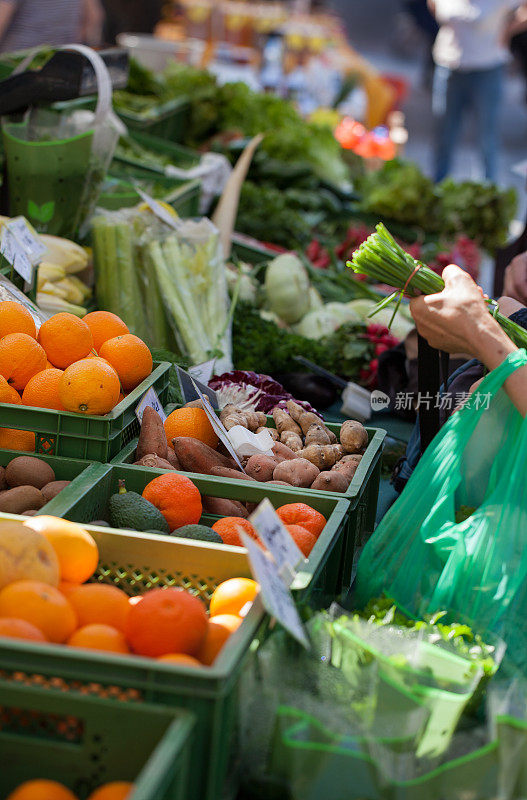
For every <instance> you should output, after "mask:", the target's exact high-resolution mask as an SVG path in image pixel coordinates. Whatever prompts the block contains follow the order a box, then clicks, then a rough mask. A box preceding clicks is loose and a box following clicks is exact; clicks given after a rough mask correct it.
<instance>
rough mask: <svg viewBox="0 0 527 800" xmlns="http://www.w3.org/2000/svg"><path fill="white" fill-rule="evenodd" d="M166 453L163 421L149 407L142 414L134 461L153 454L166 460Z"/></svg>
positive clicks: (166, 444)
mask: <svg viewBox="0 0 527 800" xmlns="http://www.w3.org/2000/svg"><path fill="white" fill-rule="evenodd" d="M167 451H168V443H167V436H166V433H165V428H164V426H163V420H162V419H161V417H160V416H159V414H158V413H157V411H155V410H154V409H153V408H151V407H150V406H147V407H146V408H145V410H144V412H143V420H142V422H141V433H140V434H139V441H138V442H137V450H136V451H135V458H136V461H140V460H141V459H142V458H143V456H147V455H149V454H150V453H155V455H156V456H159V458H164V459H166V457H167Z"/></svg>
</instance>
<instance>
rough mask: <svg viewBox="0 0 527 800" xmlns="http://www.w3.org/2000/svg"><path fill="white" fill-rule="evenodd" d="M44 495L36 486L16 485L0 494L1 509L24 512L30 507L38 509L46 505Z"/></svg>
mask: <svg viewBox="0 0 527 800" xmlns="http://www.w3.org/2000/svg"><path fill="white" fill-rule="evenodd" d="M45 503H46V501H45V500H44V495H43V494H42V492H41V491H39V490H38V489H37V488H36V487H35V486H16V487H15V488H14V489H8V491H7V492H3V493H2V494H1V495H0V511H5V512H6V513H7V514H22V512H23V511H26V510H27V509H28V508H34V509H36V510H37V511H38V510H39V509H40V508H42V506H43V505H45Z"/></svg>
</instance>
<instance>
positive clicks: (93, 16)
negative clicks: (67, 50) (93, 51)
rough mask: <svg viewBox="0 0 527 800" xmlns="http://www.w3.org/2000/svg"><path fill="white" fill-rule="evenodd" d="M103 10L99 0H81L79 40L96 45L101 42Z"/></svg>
mask: <svg viewBox="0 0 527 800" xmlns="http://www.w3.org/2000/svg"><path fill="white" fill-rule="evenodd" d="M103 24H104V10H103V7H102V5H101V3H100V0H81V30H80V41H81V42H85V43H86V44H89V45H92V46H96V45H99V44H100V43H101V39H102V28H103Z"/></svg>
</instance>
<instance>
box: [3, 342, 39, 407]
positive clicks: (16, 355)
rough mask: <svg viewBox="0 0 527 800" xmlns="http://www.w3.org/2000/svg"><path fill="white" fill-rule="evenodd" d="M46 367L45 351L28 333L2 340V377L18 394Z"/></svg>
mask: <svg viewBox="0 0 527 800" xmlns="http://www.w3.org/2000/svg"><path fill="white" fill-rule="evenodd" d="M45 366H46V354H45V352H44V350H43V349H42V347H41V346H40V345H39V344H38V342H36V341H35V340H34V339H33V338H32V337H31V336H28V335H27V333H10V334H8V335H7V336H4V338H3V339H1V340H0V375H3V376H4V378H5V379H6V380H7V382H8V384H9V385H10V386H12V387H13V388H14V389H16V390H17V391H18V392H21V391H22V390H23V389H24V388H25V386H26V383H27V382H28V381H29V379H30V378H32V377H33V375H36V374H37V372H41V370H43V369H44V368H45Z"/></svg>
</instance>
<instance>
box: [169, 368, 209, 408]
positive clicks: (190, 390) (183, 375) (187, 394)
mask: <svg viewBox="0 0 527 800" xmlns="http://www.w3.org/2000/svg"><path fill="white" fill-rule="evenodd" d="M176 372H177V377H178V382H179V388H180V389H181V394H182V395H183V399H184V400H185V403H191V402H192V401H193V400H199V399H200V396H199V394H198V393H197V391H196V389H195V388H194V384H196V385H197V386H198V388H199V390H200V392H202V394H205V395H207V397H208V398H209V400H210V404H211V406H212V407H213V408H219V403H218V397H217V395H216V392H215V391H214V390H213V389H209V387H208V386H205V384H203V383H201V382H200V381H199V380H196V379H195V378H193V377H192V375H190V373H189V372H185V370H184V369H181V367H177V366H176Z"/></svg>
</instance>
